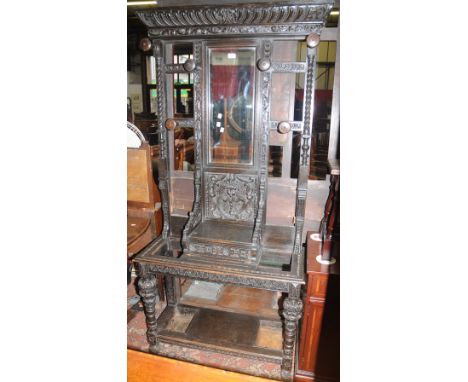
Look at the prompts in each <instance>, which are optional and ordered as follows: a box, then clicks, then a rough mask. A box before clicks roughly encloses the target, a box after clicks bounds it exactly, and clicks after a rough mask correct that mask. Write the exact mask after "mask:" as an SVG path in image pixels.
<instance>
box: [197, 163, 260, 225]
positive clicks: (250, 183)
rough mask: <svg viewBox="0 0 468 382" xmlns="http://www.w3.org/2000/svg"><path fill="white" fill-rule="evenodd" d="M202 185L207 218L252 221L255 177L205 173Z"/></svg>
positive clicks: (255, 198) (255, 191)
mask: <svg viewBox="0 0 468 382" xmlns="http://www.w3.org/2000/svg"><path fill="white" fill-rule="evenodd" d="M204 184H205V186H204V188H205V196H206V200H205V203H206V205H205V213H206V216H207V217H208V218H214V219H228V220H237V221H253V220H254V218H255V215H256V212H257V211H256V206H257V177H256V176H254V175H245V174H233V173H219V174H218V173H213V172H207V173H206V174H205V183H204Z"/></svg>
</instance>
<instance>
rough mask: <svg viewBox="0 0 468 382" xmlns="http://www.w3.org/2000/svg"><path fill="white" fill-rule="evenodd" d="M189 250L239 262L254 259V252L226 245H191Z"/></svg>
mask: <svg viewBox="0 0 468 382" xmlns="http://www.w3.org/2000/svg"><path fill="white" fill-rule="evenodd" d="M189 250H190V251H192V252H198V253H203V254H208V255H214V256H223V257H230V258H233V259H239V260H249V259H250V258H251V257H252V252H251V251H249V250H248V249H243V248H236V247H228V246H226V245H217V244H201V243H190V245H189Z"/></svg>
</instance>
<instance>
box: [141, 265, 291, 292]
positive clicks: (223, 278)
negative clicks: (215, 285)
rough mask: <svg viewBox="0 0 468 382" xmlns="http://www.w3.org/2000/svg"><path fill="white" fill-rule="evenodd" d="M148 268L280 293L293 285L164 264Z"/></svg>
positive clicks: (157, 271)
mask: <svg viewBox="0 0 468 382" xmlns="http://www.w3.org/2000/svg"><path fill="white" fill-rule="evenodd" d="M148 267H149V269H150V270H151V272H153V273H161V274H171V275H174V276H180V277H187V278H190V279H195V280H205V281H213V282H219V283H223V284H234V285H243V286H249V287H252V288H260V289H267V290H273V291H279V292H287V291H289V284H291V282H290V281H287V280H278V279H276V280H275V279H268V278H255V277H252V276H249V275H246V276H240V275H233V274H229V273H212V272H205V271H200V270H192V269H186V268H178V267H170V266H166V265H162V264H148Z"/></svg>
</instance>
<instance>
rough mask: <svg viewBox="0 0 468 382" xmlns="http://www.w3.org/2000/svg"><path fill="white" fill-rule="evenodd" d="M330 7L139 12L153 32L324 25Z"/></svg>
mask: <svg viewBox="0 0 468 382" xmlns="http://www.w3.org/2000/svg"><path fill="white" fill-rule="evenodd" d="M331 7H332V5H331V3H330V4H301V5H270V4H257V5H251V6H249V7H235V6H234V7H226V6H224V7H190V8H180V7H178V8H159V9H158V8H156V9H153V10H147V11H140V12H136V14H137V15H138V17H139V18H140V19H141V21H142V22H143V23H144V24H145V25H146V26H147V27H150V28H155V27H159V28H168V27H184V26H213V25H252V24H257V25H258V24H264V25H268V24H283V23H310V22H323V20H324V19H325V18H326V16H327V13H328V12H329V11H330V9H331Z"/></svg>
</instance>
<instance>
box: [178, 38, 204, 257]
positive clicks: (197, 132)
mask: <svg viewBox="0 0 468 382" xmlns="http://www.w3.org/2000/svg"><path fill="white" fill-rule="evenodd" d="M193 59H194V62H195V65H196V69H195V70H194V71H193V97H194V99H193V122H192V126H193V134H194V138H195V171H194V187H195V188H194V202H193V209H192V211H191V212H190V213H189V220H188V222H187V224H186V225H185V227H184V230H183V232H182V246H183V250H184V251H186V250H187V238H188V236H189V235H190V233H191V232H192V231H193V229H194V228H195V227H196V226H197V225H198V224H199V223H200V221H201V204H200V200H201V157H200V152H201V135H202V133H201V118H202V96H203V95H202V88H201V80H202V74H201V66H202V43H201V42H199V41H198V42H195V43H194V44H193Z"/></svg>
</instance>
